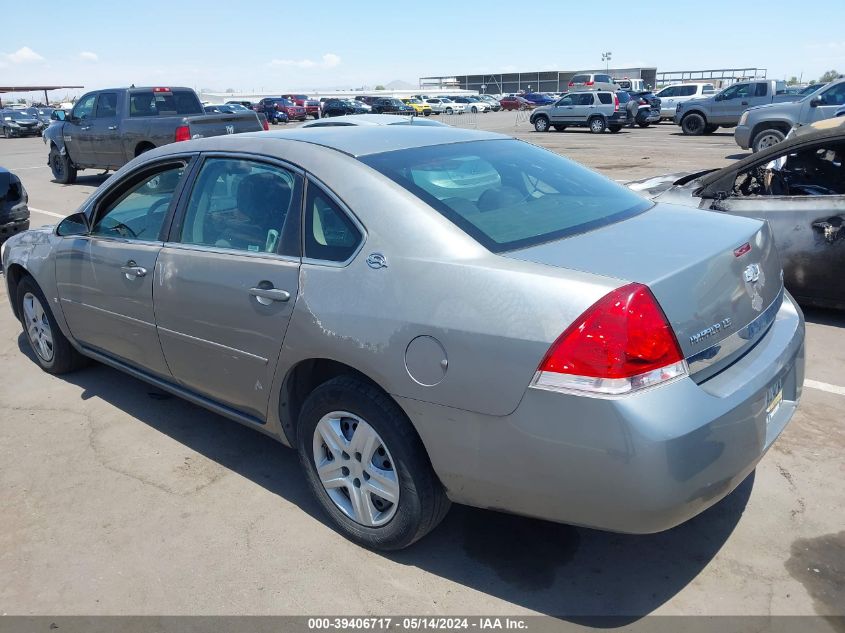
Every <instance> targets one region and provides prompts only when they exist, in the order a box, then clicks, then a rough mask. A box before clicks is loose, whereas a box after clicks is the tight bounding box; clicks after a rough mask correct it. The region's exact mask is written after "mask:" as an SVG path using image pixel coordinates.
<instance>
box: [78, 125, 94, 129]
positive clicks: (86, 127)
mask: <svg viewBox="0 0 845 633" xmlns="http://www.w3.org/2000/svg"><path fill="white" fill-rule="evenodd" d="M79 129H80V130H90V129H91V126H90V125H86V126H84V127H81V128H79Z"/></svg>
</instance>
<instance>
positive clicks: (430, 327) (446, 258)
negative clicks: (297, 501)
mask: <svg viewBox="0 0 845 633" xmlns="http://www.w3.org/2000/svg"><path fill="white" fill-rule="evenodd" d="M2 262H3V268H4V271H5V273H6V276H5V279H6V282H7V284H8V289H9V296H10V297H12V302H11V304H12V307H13V310H14V312H15V316H16V317H17V318H19V319H20V321H21V323H22V325H23V329H24V331H25V333H26V337H27V340H28V341H29V343H30V345H31V348H32V357H33V358H34V359H35V360H36V361H37V362H38V363H39V364H40V365H41V367H42V368H43V369H44V370H45V371H48V372H51V373H54V374H62V373H64V372H68V371H71V370H73V369H77V368H81V367H82V366H83V365H84V364H85V363H86V362H87V361H88V360H90V359H95V360H97V361H99V362H101V363H105V364H107V365H110V366H112V367H114V368H117V369H119V370H122V371H125V372H128V373H130V374H132V375H133V376H136V377H138V378H140V379H142V380H145V381H148V382H150V383H152V384H154V385H157V386H159V387H160V388H162V389H165V390H167V391H170V392H172V393H174V394H178V395H180V396H182V397H184V398H186V399H188V400H190V401H191V402H194V403H197V404H199V405H201V406H204V407H207V408H208V409H210V410H212V411H215V412H217V413H220V414H222V415H225V416H228V417H229V418H232V419H233V420H236V421H238V422H240V423H242V424H245V425H247V426H249V427H251V428H254V429H256V430H258V431H260V432H262V433H266V434H267V435H270V436H272V437H273V438H275V439H277V440H279V441H280V442H282V443H283V444H286V445H288V446H291V447H293V448H295V449H296V450H297V451H298V452H299V455H300V458H301V462H302V467H303V468H304V470H305V473H306V475H307V479H308V481H309V483H310V487H311V489H312V490H313V493H314V495H315V496H316V498H317V499H318V500H319V502H320V504H321V505H322V507H323V508H324V510H325V512H326V513H327V515H328V516H329V517H330V519H331V521H332V522H333V523H334V525H336V527H337V528H338V529H339V530H340V531H341V532H342V533H344V534H345V535H347V536H348V537H349V538H351V539H352V540H354V541H356V542H358V543H361V544H363V545H365V546H368V547H373V548H380V549H397V548H402V547H405V546H408V545H410V544H411V543H413V542H414V541H416V540H417V539H419V538H421V537H422V536H424V535H425V534H426V533H427V532H429V531H430V530H431V529H433V528H434V527H435V526H436V525H437V524H438V522H439V521H440V520H441V519H442V518H443V516H444V515H445V514H446V512H447V510H448V508H449V504H450V501H451V502H458V503H464V504H470V505H474V506H479V507H484V508H497V509H501V510H505V511H508V512H513V513H518V514H523V515H528V516H534V517H541V518H544V519H549V520H553V521H560V522H567V523H573V524H579V525H587V526H594V527H597V528H601V529H607V530H616V531H623V532H634V533H648V532H655V531H659V530H664V529H667V528H670V527H672V526H674V525H677V524H679V523H681V522H683V521H685V520H687V519H689V518H690V517H692V516H694V515H696V514H698V513H700V512H701V511H703V510H704V509H705V508H707V507H709V506H710V505H712V504H714V503H715V502H717V501H718V500H719V499H721V498H722V497H724V496H725V495H727V494H728V493H729V492H730V491H731V490H733V488H734V487H735V486H737V485H738V484H739V483H740V482H741V481H742V480H743V479H744V478H745V477H746V476H747V475H748V474H749V473H750V472H751V471H752V470H753V469H754V467H755V465H756V463H757V462H758V461H759V460H760V459H761V458H762V457H763V455H764V453H765V452H766V451H767V450H768V449H769V448H770V447H771V445H772V443H773V442H774V441H775V439H776V438H777V437H778V435H779V434H780V433H781V431H782V430H783V429H784V427H785V426H786V425H787V423H788V422H789V420H790V418H791V417H792V415H793V413H794V412H795V409H796V407H797V405H798V401H799V397H800V395H801V388H802V383H803V375H804V352H803V349H804V348H803V342H804V322H803V318H802V315H801V312H800V311H799V310H798V308H797V307H796V306H795V303H794V302H793V301H792V299H791V298H790V296H789V294H788V293H787V292H785V291H784V288H783V283H782V277H781V269H780V264H779V259H778V254H777V252H776V251H775V248H774V243H773V240H772V235H771V233H770V230H769V228H768V225H767V224H765V223H763V222H760V221H757V220H752V219H748V218H740V217H732V216H720V215H718V214H714V213H707V212H700V211H696V210H691V209H687V208H681V207H674V206H671V205H662V204H656V205H655V204H653V203H652V202H650V201H647V200H645V199H643V198H641V197H640V196H638V195H636V194H635V193H633V192H631V191H629V190H627V189H625V188H623V187H620V186H618V185H616V184H615V183H613V182H611V181H609V180H607V179H605V178H604V177H602V176H599V175H597V174H595V173H593V172H590V171H589V170H587V169H585V168H583V167H581V166H579V165H578V164H576V163H573V162H571V161H569V160H567V159H565V158H563V157H561V156H558V155H556V154H554V153H551V152H548V151H546V150H543V149H540V148H538V147H535V146H533V145H530V144H528V143H525V142H521V141H518V140H515V139H512V138H508V137H505V136H500V135H497V134H490V133H483V132H477V131H468V130H457V129H453V128H449V127H426V128H425V129H420V128H419V127H418V126H416V125H408V126H361V127H349V128H343V129H338V128H324V129H310V130H294V131H289V132H281V133H261V134H240V135H233V136H226V137H215V138H208V139H200V140H196V141H189V142H182V143H174V144H171V145H167V146H166V147H162V148H159V149H156V150H153V151H150V152H147V153H145V154H143V155H142V156H140V157H138V158H137V159H135V160H134V161H132V162H131V163H129V164H127V165H126V166H124V167H123V168H122V169H121V170H120V171H118V172H117V173H116V174H115V175H114V176H113V177H112V178H110V179H109V180H108V181H107V182H106V183H104V184H103V185H102V186H101V187H100V188H99V189H98V190H97V191H96V192H94V194H92V196H91V197H90V198H89V199H88V200H87V201H86V202H85V203H84V205H83V206H82V207H81V209H80V210H79V212H78V213H76V214H75V215H72V216H70V217H68V218H66V219H65V220H64V221H62V222H61V223H60V224H59V225H58V226H57V227H55V228H43V229H38V230H31V231H28V232H25V233H21V234H19V235H18V236H15V237H12V238H11V239H10V240H9V241H8V242H7V243H6V245H5V247H4V250H3V256H2Z"/></svg>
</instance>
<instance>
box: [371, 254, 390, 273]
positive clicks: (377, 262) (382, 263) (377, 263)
mask: <svg viewBox="0 0 845 633" xmlns="http://www.w3.org/2000/svg"><path fill="white" fill-rule="evenodd" d="M367 266H369V267H370V268H373V269H375V270H378V269H379V268H387V257H385V256H384V255H382V254H381V253H370V255H369V257H367Z"/></svg>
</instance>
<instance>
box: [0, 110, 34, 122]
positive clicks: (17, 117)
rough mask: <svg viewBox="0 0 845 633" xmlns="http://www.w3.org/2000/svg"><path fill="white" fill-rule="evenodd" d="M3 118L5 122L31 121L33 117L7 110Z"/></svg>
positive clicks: (18, 111) (17, 111)
mask: <svg viewBox="0 0 845 633" xmlns="http://www.w3.org/2000/svg"><path fill="white" fill-rule="evenodd" d="M3 118H4V119H6V120H7V121H31V120H32V118H33V116H32V115H31V114H28V113H26V112H22V111H20V110H9V111H8V112H4V113H3Z"/></svg>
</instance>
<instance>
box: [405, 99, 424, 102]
mask: <svg viewBox="0 0 845 633" xmlns="http://www.w3.org/2000/svg"><path fill="white" fill-rule="evenodd" d="M405 102H406V103H422V101H420V100H419V99H405Z"/></svg>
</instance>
